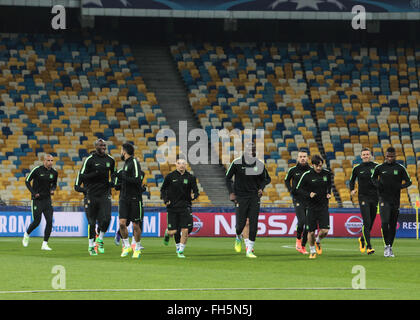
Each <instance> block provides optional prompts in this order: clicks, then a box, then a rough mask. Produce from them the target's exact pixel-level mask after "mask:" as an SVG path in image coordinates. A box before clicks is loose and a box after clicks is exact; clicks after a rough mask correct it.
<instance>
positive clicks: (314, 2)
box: [269, 0, 345, 10]
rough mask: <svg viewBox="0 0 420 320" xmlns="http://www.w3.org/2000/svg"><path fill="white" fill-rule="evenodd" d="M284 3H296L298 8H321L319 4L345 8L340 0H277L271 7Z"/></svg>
mask: <svg viewBox="0 0 420 320" xmlns="http://www.w3.org/2000/svg"><path fill="white" fill-rule="evenodd" d="M284 3H295V4H296V10H302V9H313V10H319V4H323V3H328V4H334V5H336V6H337V8H338V9H339V10H344V9H345V6H344V5H343V4H342V3H341V2H340V1H339V0H275V1H274V2H273V3H272V4H271V5H270V6H269V7H270V9H273V10H274V9H275V8H276V7H277V6H278V5H280V4H284Z"/></svg>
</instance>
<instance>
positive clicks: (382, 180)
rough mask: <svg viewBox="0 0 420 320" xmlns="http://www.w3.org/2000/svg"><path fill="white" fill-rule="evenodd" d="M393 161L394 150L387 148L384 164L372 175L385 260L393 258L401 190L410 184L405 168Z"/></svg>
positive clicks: (376, 168) (394, 156) (394, 158)
mask: <svg viewBox="0 0 420 320" xmlns="http://www.w3.org/2000/svg"><path fill="white" fill-rule="evenodd" d="M395 160H396V152H395V148H393V147H389V148H388V149H387V150H386V153H385V162H384V163H382V164H379V165H377V166H376V167H375V169H374V171H373V174H372V182H373V184H374V185H375V186H376V187H377V188H378V193H379V213H380V215H381V227H382V235H383V238H384V243H385V249H384V257H386V258H389V257H394V253H393V251H392V245H393V243H394V239H395V234H396V231H397V222H398V215H399V213H400V197H401V189H404V188H408V187H409V186H411V184H412V182H411V178H410V176H409V174H408V172H407V170H406V169H405V167H404V166H403V165H401V164H399V163H398V162H396V161H395ZM402 181H405V183H402Z"/></svg>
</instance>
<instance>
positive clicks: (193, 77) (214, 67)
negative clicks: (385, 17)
mask: <svg viewBox="0 0 420 320" xmlns="http://www.w3.org/2000/svg"><path fill="white" fill-rule="evenodd" d="M171 52H172V54H173V57H174V60H175V62H176V64H177V66H178V69H179V72H180V73H181V75H182V77H183V79H184V82H185V84H186V86H187V89H188V93H189V99H190V103H191V107H192V108H193V111H194V113H195V114H196V116H197V117H198V118H199V120H200V124H201V126H202V127H203V128H205V129H206V130H207V131H209V130H211V129H212V128H215V129H222V128H226V129H228V130H231V129H233V128H237V129H239V130H242V131H243V130H244V129H245V128H254V129H257V128H264V129H265V130H266V135H265V154H264V158H265V161H266V164H267V166H268V169H269V172H270V174H271V176H272V177H274V179H273V181H272V183H271V185H269V186H267V189H266V191H267V192H266V196H264V198H263V201H269V202H270V203H274V204H279V205H280V204H281V203H286V204H287V205H290V204H291V198H290V197H289V194H288V193H287V190H285V188H284V185H283V179H284V176H285V172H286V171H287V170H288V168H289V167H290V166H292V165H294V163H295V160H294V159H295V158H296V151H297V150H298V149H299V148H301V147H306V148H308V149H309V150H310V153H311V154H314V153H321V154H322V155H323V156H324V157H325V158H326V160H327V165H328V167H329V168H331V170H332V171H333V173H334V185H335V193H334V196H333V198H332V200H331V205H340V206H344V207H352V206H354V205H357V197H354V198H353V199H351V197H350V193H349V190H348V181H349V179H350V176H351V171H352V168H353V166H354V165H356V164H357V163H360V162H361V159H360V156H359V154H360V151H361V149H362V147H370V148H371V150H372V153H373V155H374V157H375V160H376V161H378V162H382V161H383V159H384V152H385V150H386V148H387V147H389V146H390V145H392V146H394V147H395V148H396V149H397V152H398V154H399V156H398V158H397V160H398V162H400V163H401V164H404V165H406V167H407V170H408V172H409V174H410V176H411V178H412V180H413V185H412V186H411V187H410V188H409V189H408V191H405V190H404V192H403V193H402V197H401V202H402V206H403V207H409V206H410V204H411V203H413V202H414V201H415V197H416V196H417V195H418V193H419V189H418V178H419V177H418V173H417V165H418V164H420V162H417V161H418V160H420V158H419V155H420V154H419V151H420V142H419V137H420V136H419V125H418V109H419V103H420V100H419V88H418V86H419V82H418V77H419V75H420V72H419V69H418V65H419V64H418V63H419V61H420V49H419V48H417V47H416V48H412V47H411V48H410V47H407V48H404V47H398V46H395V47H393V46H390V47H388V48H381V47H380V48H365V47H361V46H360V45H359V46H356V45H352V44H325V45H317V44H304V43H302V44H295V45H293V44H286V45H282V44H274V43H273V44H271V45H256V44H253V43H247V44H238V43H231V44H230V45H224V46H218V45H215V44H210V43H203V44H196V43H194V44H189V43H184V42H179V43H177V44H174V45H172V46H171ZM230 147H231V149H233V145H231V146H230Z"/></svg>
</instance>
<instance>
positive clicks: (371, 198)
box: [350, 148, 378, 254]
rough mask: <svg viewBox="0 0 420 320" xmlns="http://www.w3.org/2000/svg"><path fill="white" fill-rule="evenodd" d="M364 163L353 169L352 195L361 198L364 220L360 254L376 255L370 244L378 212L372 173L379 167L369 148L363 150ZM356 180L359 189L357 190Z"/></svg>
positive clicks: (376, 193) (351, 179)
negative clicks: (373, 159) (372, 159)
mask: <svg viewBox="0 0 420 320" xmlns="http://www.w3.org/2000/svg"><path fill="white" fill-rule="evenodd" d="M361 158H362V163H360V164H358V165H357V166H355V167H354V168H353V171H352V172H351V177H350V194H351V195H352V196H355V194H356V192H357V193H358V197H359V205H360V212H361V215H362V219H363V227H362V236H361V237H360V238H359V249H360V252H362V253H364V252H367V254H373V253H375V249H373V248H372V244H371V242H370V232H371V230H372V227H373V223H374V222H375V218H376V213H377V211H378V190H377V189H376V187H375V185H374V184H373V183H372V179H371V177H372V173H373V171H374V170H375V167H376V166H377V165H378V164H377V163H376V162H373V161H371V158H372V155H371V152H370V150H369V148H363V149H362V153H361ZM356 180H357V182H358V185H359V188H358V190H356V189H355V183H356Z"/></svg>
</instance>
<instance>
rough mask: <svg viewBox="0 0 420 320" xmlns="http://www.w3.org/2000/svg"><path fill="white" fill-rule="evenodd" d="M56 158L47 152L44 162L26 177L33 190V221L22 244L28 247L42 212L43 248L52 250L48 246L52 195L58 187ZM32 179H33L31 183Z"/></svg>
mask: <svg viewBox="0 0 420 320" xmlns="http://www.w3.org/2000/svg"><path fill="white" fill-rule="evenodd" d="M53 163H54V158H53V156H52V155H50V154H47V155H45V156H44V164H43V165H42V166H37V167H35V168H34V169H32V171H31V172H30V173H29V175H28V176H27V177H26V181H25V183H26V187H27V188H28V190H29V191H30V192H31V211H32V219H33V221H32V223H31V224H30V225H29V227H28V229H27V230H26V232H25V233H24V235H23V240H22V244H23V246H24V247H27V246H28V244H29V235H30V234H31V232H32V231H33V230H34V229H35V228H37V227H38V226H39V224H40V222H41V218H42V214H44V217H45V222H46V225H45V230H44V241H43V242H42V246H41V250H51V248H50V247H49V246H48V239H49V238H50V235H51V231H52V223H53V212H54V210H53V207H52V204H51V196H52V195H53V194H54V191H55V189H56V188H57V178H58V173H57V171H55V170H54V169H53V167H52V166H53ZM31 181H33V183H32V185H31Z"/></svg>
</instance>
